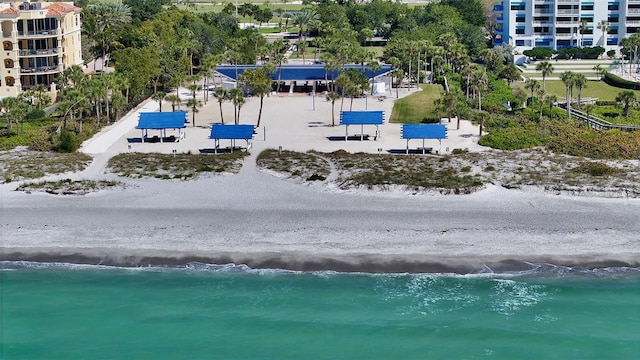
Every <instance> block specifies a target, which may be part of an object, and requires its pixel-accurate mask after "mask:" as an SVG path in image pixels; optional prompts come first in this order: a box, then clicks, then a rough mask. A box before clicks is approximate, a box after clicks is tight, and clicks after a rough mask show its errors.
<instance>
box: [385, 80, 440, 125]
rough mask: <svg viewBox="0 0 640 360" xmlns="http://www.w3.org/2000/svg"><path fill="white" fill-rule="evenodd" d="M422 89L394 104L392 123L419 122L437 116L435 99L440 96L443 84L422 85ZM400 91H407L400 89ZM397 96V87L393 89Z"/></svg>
mask: <svg viewBox="0 0 640 360" xmlns="http://www.w3.org/2000/svg"><path fill="white" fill-rule="evenodd" d="M421 87H422V91H418V92H415V93H413V94H411V95H409V96H407V97H405V98H402V99H399V100H397V101H396V102H395V103H394V104H393V112H392V113H391V119H390V120H389V122H392V123H419V122H421V121H422V120H423V119H424V118H435V117H436V113H435V111H434V108H435V106H434V105H433V101H434V100H436V99H439V98H440V93H441V92H442V86H441V85H428V84H424V85H421ZM399 91H400V92H402V91H407V90H406V89H400V90H399ZM392 93H393V96H395V89H394V90H393V91H392Z"/></svg>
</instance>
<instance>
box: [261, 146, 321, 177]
mask: <svg viewBox="0 0 640 360" xmlns="http://www.w3.org/2000/svg"><path fill="white" fill-rule="evenodd" d="M256 161H257V164H258V166H259V167H261V168H263V169H268V170H271V171H275V172H278V173H282V174H286V175H287V176H289V177H293V178H299V179H303V180H305V181H324V180H325V179H326V178H327V177H328V176H329V173H330V172H331V171H330V165H329V163H328V162H327V160H325V159H323V158H322V157H320V156H318V155H315V154H314V153H300V152H295V151H288V150H283V151H278V150H275V149H267V150H265V151H263V152H261V153H260V155H258V159H257V160H256Z"/></svg>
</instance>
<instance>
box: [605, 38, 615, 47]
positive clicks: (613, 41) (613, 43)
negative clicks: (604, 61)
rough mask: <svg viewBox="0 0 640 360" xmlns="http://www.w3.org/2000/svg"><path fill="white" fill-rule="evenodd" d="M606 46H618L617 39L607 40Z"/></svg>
mask: <svg viewBox="0 0 640 360" xmlns="http://www.w3.org/2000/svg"><path fill="white" fill-rule="evenodd" d="M607 45H618V38H608V39H607Z"/></svg>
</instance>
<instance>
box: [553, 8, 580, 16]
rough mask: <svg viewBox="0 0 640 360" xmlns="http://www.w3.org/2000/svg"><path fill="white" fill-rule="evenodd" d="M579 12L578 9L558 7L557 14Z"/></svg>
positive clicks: (574, 13)
mask: <svg viewBox="0 0 640 360" xmlns="http://www.w3.org/2000/svg"><path fill="white" fill-rule="evenodd" d="M579 13H580V10H578V9H558V14H567V15H578V14H579Z"/></svg>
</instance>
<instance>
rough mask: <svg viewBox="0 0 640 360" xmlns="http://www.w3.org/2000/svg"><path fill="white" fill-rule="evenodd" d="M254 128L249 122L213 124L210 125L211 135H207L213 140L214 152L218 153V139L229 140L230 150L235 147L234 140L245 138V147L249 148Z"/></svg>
mask: <svg viewBox="0 0 640 360" xmlns="http://www.w3.org/2000/svg"><path fill="white" fill-rule="evenodd" d="M254 129H255V127H254V126H253V125H250V124H238V125H226V124H213V126H211V135H209V139H213V140H215V148H214V152H215V153H218V148H219V146H220V140H231V151H232V152H233V148H234V147H235V144H236V140H245V141H246V142H247V149H250V148H251V140H253V131H254Z"/></svg>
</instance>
